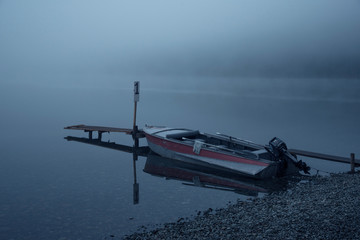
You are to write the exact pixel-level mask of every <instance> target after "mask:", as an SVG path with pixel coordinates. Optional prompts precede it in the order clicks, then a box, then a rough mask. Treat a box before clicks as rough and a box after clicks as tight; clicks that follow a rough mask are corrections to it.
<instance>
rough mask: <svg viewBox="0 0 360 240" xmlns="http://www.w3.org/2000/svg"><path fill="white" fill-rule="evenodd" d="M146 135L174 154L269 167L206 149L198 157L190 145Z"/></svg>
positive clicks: (149, 139) (151, 140) (154, 142)
mask: <svg viewBox="0 0 360 240" xmlns="http://www.w3.org/2000/svg"><path fill="white" fill-rule="evenodd" d="M145 135H146V139H147V140H148V141H150V142H152V143H153V144H156V145H159V146H161V147H163V148H166V149H169V150H171V151H174V152H179V153H183V154H189V155H194V156H201V157H207V158H214V159H219V160H225V161H231V162H238V163H246V164H251V165H258V166H269V164H268V163H264V162H260V161H254V160H251V159H246V158H241V157H236V156H232V155H227V154H223V153H218V152H213V151H210V150H206V149H201V152H200V154H199V155H198V154H195V153H194V152H193V147H192V146H188V145H185V144H181V143H176V142H173V141H169V140H166V139H163V138H159V137H155V136H152V135H149V134H145Z"/></svg>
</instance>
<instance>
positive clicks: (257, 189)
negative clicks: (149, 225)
mask: <svg viewBox="0 0 360 240" xmlns="http://www.w3.org/2000/svg"><path fill="white" fill-rule="evenodd" d="M65 139H66V140H68V141H76V142H82V143H86V144H91V145H96V146H100V147H106V148H110V149H114V150H119V151H123V152H128V153H132V154H133V172H134V173H133V175H134V183H133V193H134V196H133V203H134V204H138V203H139V183H138V182H137V175H136V161H137V159H138V156H143V157H146V158H147V159H146V163H145V166H144V169H143V171H144V172H145V173H148V174H151V175H153V176H158V177H163V178H165V179H166V180H177V181H182V182H183V184H184V185H187V186H194V187H201V188H209V189H215V190H221V191H232V192H234V193H238V194H241V195H244V196H252V197H254V196H258V195H259V194H263V193H270V192H274V191H278V190H284V189H286V188H287V185H288V183H289V181H288V179H285V178H276V179H269V180H254V179H249V178H244V177H239V176H237V175H235V174H229V172H226V171H223V172H222V171H219V170H214V169H211V168H206V167H203V166H199V165H196V164H190V163H186V162H182V161H178V160H174V159H169V158H164V157H161V156H159V155H157V154H155V153H152V152H151V151H150V149H149V148H148V147H137V148H136V147H131V146H126V145H121V144H117V143H115V142H105V141H101V140H99V139H89V138H79V137H72V136H68V137H65Z"/></svg>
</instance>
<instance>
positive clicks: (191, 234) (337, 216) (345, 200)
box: [125, 173, 360, 239]
mask: <svg viewBox="0 0 360 240" xmlns="http://www.w3.org/2000/svg"><path fill="white" fill-rule="evenodd" d="M125 239H360V174H359V173H355V174H346V173H344V174H333V175H331V176H329V177H315V176H314V177H310V178H306V180H303V181H301V182H300V183H299V184H297V185H296V186H294V187H292V188H290V189H289V190H287V191H284V192H276V193H273V194H270V195H266V196H265V197H263V198H255V199H253V200H251V201H246V202H243V201H239V202H237V203H236V204H234V205H230V206H228V207H227V208H224V209H219V210H213V211H211V209H209V210H208V211H204V213H203V214H201V215H200V216H197V217H196V218H194V219H192V220H191V221H183V220H182V219H180V220H179V221H178V222H176V223H168V224H165V225H164V227H163V228H159V229H156V230H152V231H149V232H143V233H135V234H132V235H129V236H125Z"/></svg>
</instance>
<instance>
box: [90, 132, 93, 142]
mask: <svg viewBox="0 0 360 240" xmlns="http://www.w3.org/2000/svg"><path fill="white" fill-rule="evenodd" d="M92 137H93V136H92V131H89V139H90V140H92Z"/></svg>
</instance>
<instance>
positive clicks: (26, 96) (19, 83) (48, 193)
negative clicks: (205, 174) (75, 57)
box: [0, 76, 360, 239]
mask: <svg viewBox="0 0 360 240" xmlns="http://www.w3.org/2000/svg"><path fill="white" fill-rule="evenodd" d="M49 78H50V76H49ZM45 79H46V78H42V80H36V79H27V78H26V77H19V79H17V80H15V81H6V80H4V81H2V82H1V83H0V87H1V88H0V111H1V118H0V130H1V133H2V134H1V145H0V159H1V160H0V163H1V167H0V191H1V195H0V238H1V239H104V238H106V237H108V236H110V235H115V236H117V237H121V236H123V235H124V234H129V233H131V232H133V231H135V230H137V229H139V227H141V226H142V225H148V226H149V227H151V226H154V224H162V223H165V222H169V221H177V220H178V219H179V218H180V217H183V218H186V217H189V218H191V217H193V216H195V215H196V214H197V212H198V211H204V210H207V209H208V208H212V209H216V208H221V207H225V206H226V205H227V204H228V203H229V202H236V201H237V199H241V200H246V199H248V198H249V197H248V196H245V195H242V194H239V193H236V192H234V191H222V190H217V189H213V188H200V187H194V186H189V185H186V184H183V183H184V181H179V180H166V179H165V178H164V177H156V176H153V175H151V174H149V173H146V172H144V171H143V170H144V168H145V164H146V161H147V158H146V157H139V159H138V161H136V173H137V180H136V181H137V183H138V184H139V203H138V204H134V202H133V200H134V199H133V184H134V173H133V156H132V154H131V153H126V152H122V151H117V150H111V149H107V148H102V147H98V146H93V145H89V144H84V143H80V142H74V141H66V140H65V139H64V137H66V136H76V137H87V134H85V133H83V132H77V131H69V130H64V129H63V128H64V127H65V126H69V125H75V124H87V125H102V126H113V127H127V128H131V126H132V118H133V92H132V87H133V81H134V80H140V81H141V86H140V91H141V93H140V102H139V104H138V117H137V120H138V121H137V124H138V125H139V127H140V128H141V127H142V126H144V125H145V124H154V125H165V126H174V127H186V128H191V129H199V130H201V131H204V132H209V133H215V132H221V133H224V134H229V135H233V136H236V137H240V138H243V139H248V140H251V141H254V142H258V143H262V144H266V143H267V142H268V141H269V140H270V139H271V138H272V137H274V136H277V137H280V138H281V139H283V140H284V141H285V142H286V143H287V145H288V147H289V148H297V149H305V150H309V151H318V152H322V153H328V154H333V155H340V156H349V155H350V153H351V152H354V153H355V154H356V156H357V157H358V156H359V155H360V127H359V122H360V112H359V109H360V94H359V92H360V81H359V80H342V79H220V78H219V79H217V78H196V77H143V78H141V79H134V78H130V77H128V78H126V77H123V78H120V79H119V77H117V76H92V77H84V76H81V77H79V76H60V77H59V76H58V77H55V78H54V77H52V79H54V80H52V81H51V82H50V81H47V80H45ZM103 140H104V141H111V142H113V141H115V142H117V143H120V144H125V145H129V146H132V139H131V137H129V136H126V135H123V134H115V133H112V134H104V135H103ZM140 145H146V141H145V140H144V139H142V140H141V141H140ZM303 160H305V161H306V162H307V163H308V164H309V165H310V166H311V167H313V168H315V169H313V170H312V171H311V172H312V174H314V173H316V172H317V169H319V170H321V171H322V172H320V173H322V174H327V173H329V172H343V171H348V170H349V168H350V167H349V166H348V165H346V164H340V163H331V162H326V161H319V160H310V159H307V158H303Z"/></svg>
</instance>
